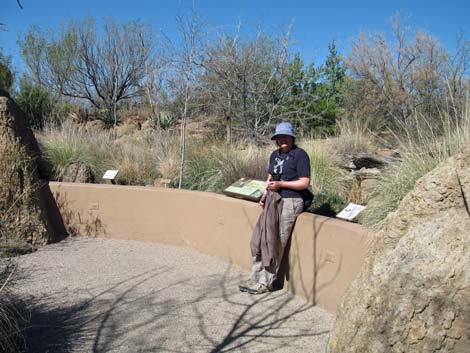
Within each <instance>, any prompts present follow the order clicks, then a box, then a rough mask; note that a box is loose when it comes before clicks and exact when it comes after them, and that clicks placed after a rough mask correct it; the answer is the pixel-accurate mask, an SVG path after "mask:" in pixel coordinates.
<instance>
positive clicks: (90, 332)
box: [17, 269, 178, 353]
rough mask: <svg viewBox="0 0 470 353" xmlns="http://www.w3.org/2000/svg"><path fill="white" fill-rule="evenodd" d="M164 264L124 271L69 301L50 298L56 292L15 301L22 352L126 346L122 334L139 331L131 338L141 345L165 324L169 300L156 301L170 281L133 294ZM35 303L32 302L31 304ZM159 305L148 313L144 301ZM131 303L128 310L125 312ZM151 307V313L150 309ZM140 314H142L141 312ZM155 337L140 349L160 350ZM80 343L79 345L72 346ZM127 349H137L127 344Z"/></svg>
mask: <svg viewBox="0 0 470 353" xmlns="http://www.w3.org/2000/svg"><path fill="white" fill-rule="evenodd" d="M168 270H169V269H162V270H159V271H156V270H155V271H148V272H144V273H140V274H137V275H133V276H129V277H128V278H127V279H126V280H123V281H120V282H118V283H116V284H115V285H113V286H111V287H109V288H107V289H106V290H103V291H101V292H99V293H98V294H95V295H92V296H91V297H89V298H87V299H84V300H81V301H80V302H79V303H76V302H75V303H73V304H70V305H68V304H67V301H66V303H60V304H58V303H54V299H56V295H54V296H49V297H48V296H43V297H40V298H30V299H29V300H26V301H21V302H19V303H17V306H18V307H21V312H23V313H24V316H25V317H26V315H27V317H26V318H27V320H26V321H25V322H24V328H23V330H24V335H25V340H26V350H25V352H26V353H66V352H71V351H74V352H76V351H77V349H78V351H83V352H93V353H101V352H109V351H111V350H113V349H116V347H118V346H121V347H122V346H123V345H124V347H125V341H124V342H123V339H122V336H123V334H125V333H129V332H133V331H138V332H139V335H140V336H141V337H140V338H138V337H133V339H132V341H133V343H132V345H133V346H136V347H138V346H139V341H141V343H142V346H144V344H143V343H144V341H145V340H146V337H147V336H148V335H151V334H152V333H154V332H158V330H159V329H161V328H163V327H164V325H165V320H164V317H166V316H167V315H168V314H169V312H170V310H171V305H170V304H172V303H171V300H164V301H160V302H159V301H158V291H160V290H164V289H167V288H168V287H170V286H172V285H176V284H178V283H172V284H169V285H168V286H165V287H162V288H159V289H158V290H156V291H154V292H152V293H151V295H150V294H145V295H138V292H139V287H140V286H141V285H142V284H144V283H146V282H148V281H155V280H156V279H157V278H158V277H159V276H160V275H161V274H163V273H165V272H166V271H168ZM85 292H86V290H78V291H77V292H76V293H75V295H77V296H82V297H83V296H85ZM30 303H34V304H32V305H31V304H30ZM150 303H152V306H157V307H158V310H157V311H155V312H153V313H152V312H151V311H152V310H151V309H150V308H149V304H150ZM128 308H132V313H130V312H127V309H128ZM149 312H150V314H149ZM142 313H145V315H142ZM129 315H141V319H139V320H128V316H129ZM161 343H162V342H159V341H158V340H157V341H156V342H154V343H153V344H152V345H150V346H149V345H148V342H146V344H145V347H146V349H145V350H138V351H141V352H144V351H145V352H155V351H161V350H163V346H162V345H161ZM77 347H82V348H77ZM128 351H137V350H133V349H132V348H131V347H129V350H128Z"/></svg>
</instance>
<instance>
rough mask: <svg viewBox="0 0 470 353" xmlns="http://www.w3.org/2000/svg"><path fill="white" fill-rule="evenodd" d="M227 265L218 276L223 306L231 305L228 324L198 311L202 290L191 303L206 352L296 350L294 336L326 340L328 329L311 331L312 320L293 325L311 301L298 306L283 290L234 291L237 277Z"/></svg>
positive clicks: (311, 306)
mask: <svg viewBox="0 0 470 353" xmlns="http://www.w3.org/2000/svg"><path fill="white" fill-rule="evenodd" d="M231 267H232V266H231V265H228V266H227V268H226V270H225V272H224V274H223V275H222V276H220V277H219V279H218V287H219V290H220V292H221V293H220V295H221V300H222V301H223V302H224V304H225V305H226V307H227V308H232V310H231V311H230V312H226V315H227V316H231V323H230V324H228V323H226V324H225V325H221V323H220V322H219V321H218V319H217V317H214V316H213V315H211V316H207V315H205V313H204V312H202V311H201V309H200V308H199V306H198V303H199V301H201V300H203V299H204V298H205V295H206V294H205V293H203V294H201V295H200V297H199V299H198V300H197V301H195V303H194V304H193V310H194V313H195V315H196V316H197V318H198V322H199V324H198V329H199V333H200V335H201V336H202V337H203V338H204V340H205V342H206V343H207V345H206V346H205V347H207V350H206V351H207V352H211V353H216V352H230V351H234V352H240V351H250V352H251V351H253V352H272V351H276V350H278V349H280V348H281V349H283V350H284V351H285V350H286V349H287V351H292V352H295V351H298V349H299V347H296V339H299V338H306V337H312V338H313V337H317V336H324V337H325V343H326V337H327V336H326V335H327V334H328V333H329V329H326V330H313V329H312V325H313V322H312V323H309V324H308V325H306V326H304V327H303V328H299V327H297V328H296V327H295V326H296V325H295V324H293V322H296V321H298V320H299V319H300V317H301V314H302V313H304V312H306V311H308V310H310V309H312V308H313V305H312V304H311V303H308V302H305V301H303V302H302V304H301V305H298V304H297V305H295V304H294V301H296V300H298V299H299V298H295V296H294V295H292V294H290V293H287V292H285V291H276V292H272V293H266V294H263V295H250V294H247V293H242V294H238V293H237V292H236V291H237V289H236V284H237V283H239V282H238V280H235V281H234V279H233V278H230V277H229V273H230V271H231ZM234 282H236V283H235V284H234ZM234 291H235V292H234ZM290 304H294V305H290ZM233 308H236V309H235V310H234V309H233ZM234 311H235V312H236V313H234ZM213 327H217V328H218V330H217V331H216V332H214V330H211V328H213ZM261 347H263V348H261ZM193 348H197V347H193ZM303 349H305V347H304V348H303Z"/></svg>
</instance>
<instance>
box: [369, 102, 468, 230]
mask: <svg viewBox="0 0 470 353" xmlns="http://www.w3.org/2000/svg"><path fill="white" fill-rule="evenodd" d="M451 103H452V104H451V105H450V106H451V107H452V109H449V110H448V111H447V112H442V113H441V116H440V124H431V123H430V122H429V121H428V120H427V118H426V117H424V116H423V115H421V114H418V113H416V114H415V116H414V118H415V123H414V124H410V125H407V126H406V129H405V131H406V134H405V135H404V136H396V139H397V140H398V143H399V145H400V153H401V156H402V162H401V163H396V164H393V165H391V166H390V167H389V169H388V170H387V172H386V173H385V174H384V175H383V176H382V177H381V178H380V180H379V184H378V185H377V187H376V189H375V190H376V191H375V193H374V194H373V196H372V198H371V200H370V202H369V204H368V207H367V209H366V210H365V211H364V212H363V214H362V216H361V222H362V223H364V224H365V225H366V226H368V227H371V228H373V229H380V227H381V226H382V224H383V221H384V220H385V218H386V216H387V214H389V213H390V212H393V211H395V210H396V209H397V208H398V206H399V204H400V202H401V200H402V199H403V198H404V197H405V196H406V195H407V194H408V192H410V191H411V190H412V189H413V188H414V187H415V184H416V181H417V180H418V179H419V178H421V177H422V176H424V175H425V174H427V173H428V172H430V171H431V170H433V169H434V168H436V167H437V165H438V164H439V163H441V162H442V161H444V160H446V159H447V158H449V157H450V156H452V155H453V154H455V153H456V152H457V150H458V149H459V147H460V146H462V145H464V144H468V143H469V142H470V113H469V110H468V109H469V108H470V106H469V103H468V102H467V103H466V104H464V105H460V106H456V105H455V104H453V102H452V101H451ZM433 120H434V121H435V120H436V119H435V118H433Z"/></svg>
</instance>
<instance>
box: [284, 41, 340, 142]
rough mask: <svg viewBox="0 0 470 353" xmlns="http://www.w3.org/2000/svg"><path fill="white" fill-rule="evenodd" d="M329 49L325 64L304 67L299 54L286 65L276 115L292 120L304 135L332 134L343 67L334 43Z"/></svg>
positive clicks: (337, 110)
mask: <svg viewBox="0 0 470 353" xmlns="http://www.w3.org/2000/svg"><path fill="white" fill-rule="evenodd" d="M328 49H329V55H328V57H327V58H326V61H325V65H324V66H320V67H318V68H315V67H314V65H313V63H311V64H310V65H307V66H304V63H303V61H302V59H301V58H300V55H299V54H297V55H295V57H294V59H293V60H292V61H290V62H289V64H288V66H287V70H286V77H287V81H288V82H289V84H288V88H287V91H286V93H285V94H284V95H283V97H282V100H281V102H280V104H279V109H278V114H279V115H283V116H285V117H286V118H287V119H289V120H291V121H293V122H294V124H295V125H296V126H297V128H298V130H300V132H301V133H303V134H306V133H309V132H312V131H313V132H316V133H323V134H328V135H332V134H333V132H334V130H335V124H336V120H337V119H338V117H339V114H340V112H341V107H342V104H343V99H342V97H343V91H344V87H345V78H346V70H345V67H344V64H343V61H342V58H341V56H340V55H339V54H338V52H337V51H336V47H335V43H334V42H333V43H331V44H330V45H329V46H328Z"/></svg>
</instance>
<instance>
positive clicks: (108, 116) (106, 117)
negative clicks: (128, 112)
mask: <svg viewBox="0 0 470 353" xmlns="http://www.w3.org/2000/svg"><path fill="white" fill-rule="evenodd" d="M98 119H99V120H101V121H102V122H103V123H104V126H105V127H106V128H107V129H111V128H112V127H114V126H117V125H119V124H120V123H121V117H120V115H119V114H117V113H116V115H114V112H113V110H112V109H106V110H105V111H103V112H102V113H101V114H100V115H99V117H98Z"/></svg>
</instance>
